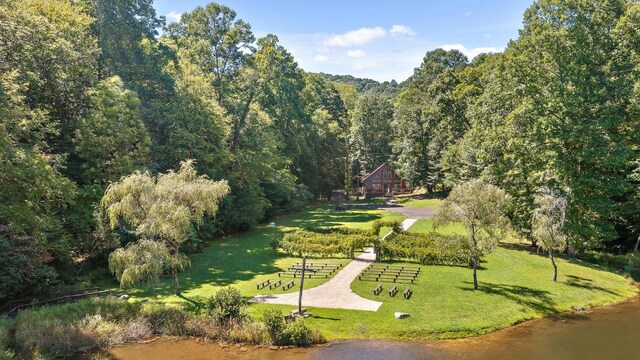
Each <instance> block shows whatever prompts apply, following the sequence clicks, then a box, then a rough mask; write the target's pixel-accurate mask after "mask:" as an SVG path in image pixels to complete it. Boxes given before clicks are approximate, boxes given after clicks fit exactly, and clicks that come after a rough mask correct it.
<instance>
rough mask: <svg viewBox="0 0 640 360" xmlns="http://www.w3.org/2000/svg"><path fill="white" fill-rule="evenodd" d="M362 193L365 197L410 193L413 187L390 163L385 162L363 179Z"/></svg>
mask: <svg viewBox="0 0 640 360" xmlns="http://www.w3.org/2000/svg"><path fill="white" fill-rule="evenodd" d="M361 183H362V193H363V194H364V196H365V197H375V196H392V195H397V194H409V193H411V192H412V191H413V188H411V187H410V186H408V185H407V182H406V181H405V180H404V179H403V178H401V177H400V176H398V174H396V171H395V170H394V169H393V168H392V167H391V165H390V164H389V163H384V164H382V165H380V166H378V168H376V169H375V170H373V171H372V172H371V174H369V175H367V176H366V177H365V178H364V179H362V181H361Z"/></svg>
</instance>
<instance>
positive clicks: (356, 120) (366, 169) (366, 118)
mask: <svg viewBox="0 0 640 360" xmlns="http://www.w3.org/2000/svg"><path fill="white" fill-rule="evenodd" d="M392 118H393V106H392V105H391V102H390V101H389V100H388V99H387V98H386V97H384V96H382V95H374V94H365V95H362V96H360V98H358V100H357V102H356V108H355V109H354V111H353V113H352V115H351V128H350V134H349V145H350V148H351V157H352V159H351V161H352V163H353V164H354V165H355V168H356V169H357V171H358V173H359V174H360V175H366V174H369V173H370V172H371V171H373V170H375V168H376V167H378V166H380V165H381V164H383V163H384V162H386V161H387V160H389V158H390V156H391V140H392V139H393V133H392V131H391V120H392Z"/></svg>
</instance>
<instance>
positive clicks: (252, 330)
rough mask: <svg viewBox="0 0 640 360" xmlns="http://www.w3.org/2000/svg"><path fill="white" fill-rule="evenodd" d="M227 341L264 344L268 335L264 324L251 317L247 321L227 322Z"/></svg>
mask: <svg viewBox="0 0 640 360" xmlns="http://www.w3.org/2000/svg"><path fill="white" fill-rule="evenodd" d="M228 334H229V335H228V338H227V339H225V340H227V341H232V342H243V343H249V344H255V345H260V344H265V343H267V341H268V338H269V335H268V333H267V329H266V328H265V326H264V324H262V323H261V322H259V321H255V320H253V319H251V320H249V321H242V322H237V321H231V322H230V323H229V331H228Z"/></svg>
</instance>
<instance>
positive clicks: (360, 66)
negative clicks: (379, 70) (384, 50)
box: [352, 61, 379, 70]
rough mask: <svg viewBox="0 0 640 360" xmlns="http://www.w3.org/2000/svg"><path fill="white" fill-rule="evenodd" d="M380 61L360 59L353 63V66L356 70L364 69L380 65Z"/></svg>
mask: <svg viewBox="0 0 640 360" xmlns="http://www.w3.org/2000/svg"><path fill="white" fill-rule="evenodd" d="M378 65H379V64H378V63H377V62H375V61H359V62H356V63H354V64H353V66H352V68H353V69H354V70H364V69H371V68H375V67H378Z"/></svg>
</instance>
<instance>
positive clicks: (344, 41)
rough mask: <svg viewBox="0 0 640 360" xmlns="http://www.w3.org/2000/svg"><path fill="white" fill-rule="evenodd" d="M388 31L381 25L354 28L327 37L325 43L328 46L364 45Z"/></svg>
mask: <svg viewBox="0 0 640 360" xmlns="http://www.w3.org/2000/svg"><path fill="white" fill-rule="evenodd" d="M386 34H387V32H386V31H385V30H384V29H383V28H381V27H379V26H378V27H374V28H362V29H358V30H353V31H349V32H346V33H344V34H340V35H333V36H331V37H330V38H329V39H327V40H326V41H325V42H324V44H325V45H326V46H343V47H344V46H352V45H362V44H366V43H368V42H371V41H373V40H375V39H379V38H381V37H384V36H385V35H386Z"/></svg>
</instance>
